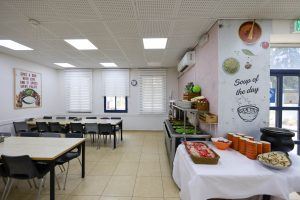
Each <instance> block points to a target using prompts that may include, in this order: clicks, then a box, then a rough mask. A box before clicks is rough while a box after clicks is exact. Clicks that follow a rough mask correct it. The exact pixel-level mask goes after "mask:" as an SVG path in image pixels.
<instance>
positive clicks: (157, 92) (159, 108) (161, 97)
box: [139, 70, 167, 114]
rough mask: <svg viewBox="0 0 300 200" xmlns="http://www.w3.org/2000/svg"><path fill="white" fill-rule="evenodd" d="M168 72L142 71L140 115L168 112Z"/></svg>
mask: <svg viewBox="0 0 300 200" xmlns="http://www.w3.org/2000/svg"><path fill="white" fill-rule="evenodd" d="M166 76H167V75H166V71H165V70H155V71H152V70H151V71H150V70H142V71H140V78H139V79H140V80H139V85H140V113H144V114H147V113H149V114H154V113H158V114H159V113H164V112H166Z"/></svg>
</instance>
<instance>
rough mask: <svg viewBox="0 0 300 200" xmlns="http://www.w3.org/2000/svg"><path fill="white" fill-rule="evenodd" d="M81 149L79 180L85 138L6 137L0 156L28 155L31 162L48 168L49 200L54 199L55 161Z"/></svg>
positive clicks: (83, 171) (0, 144)
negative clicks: (42, 163) (45, 164)
mask: <svg viewBox="0 0 300 200" xmlns="http://www.w3.org/2000/svg"><path fill="white" fill-rule="evenodd" d="M77 147H81V163H82V165H81V178H84V177H85V138H47V137H6V138H5V139H4V142H1V143H0V155H7V156H21V155H28V156H29V157H30V158H31V159H32V160H34V161H37V162H45V163H48V164H49V166H50V200H54V199H55V163H56V160H57V159H58V158H59V157H61V156H63V155H64V154H66V153H68V152H70V151H72V150H73V149H75V148H77Z"/></svg>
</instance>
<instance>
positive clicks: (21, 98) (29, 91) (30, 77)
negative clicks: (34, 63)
mask: <svg viewBox="0 0 300 200" xmlns="http://www.w3.org/2000/svg"><path fill="white" fill-rule="evenodd" d="M14 78H15V105H14V106H15V109H21V108H37V107H41V97H42V77H41V74H39V73H35V72H29V71H24V70H21V69H14Z"/></svg>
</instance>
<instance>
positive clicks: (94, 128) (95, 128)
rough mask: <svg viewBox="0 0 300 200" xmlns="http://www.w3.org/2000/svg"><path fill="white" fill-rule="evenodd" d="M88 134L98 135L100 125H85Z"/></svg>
mask: <svg viewBox="0 0 300 200" xmlns="http://www.w3.org/2000/svg"><path fill="white" fill-rule="evenodd" d="M85 132H86V133H98V132H99V130H98V124H97V123H86V124H85Z"/></svg>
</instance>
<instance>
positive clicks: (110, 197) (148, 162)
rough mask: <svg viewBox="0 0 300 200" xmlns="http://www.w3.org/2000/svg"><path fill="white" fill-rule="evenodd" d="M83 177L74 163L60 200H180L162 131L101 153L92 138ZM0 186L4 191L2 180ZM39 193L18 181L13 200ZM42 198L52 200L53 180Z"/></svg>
mask: <svg viewBox="0 0 300 200" xmlns="http://www.w3.org/2000/svg"><path fill="white" fill-rule="evenodd" d="M56 172H57V173H59V172H60V170H59V169H58V168H57V169H56ZM80 175H81V166H80V164H79V162H78V160H74V161H72V162H71V164H70V172H69V177H68V181H67V188H66V190H65V191H64V190H58V189H57V190H56V194H57V195H56V196H57V198H56V199H57V200H179V190H178V188H177V186H176V185H175V184H174V182H173V180H172V178H171V171H170V166H169V163H168V158H167V154H166V150H165V146H164V135H163V133H162V132H146V131H125V132H124V140H123V142H120V143H119V144H118V147H117V148H116V149H115V150H113V149H112V148H111V146H110V143H108V144H106V145H105V146H104V145H103V144H102V145H101V147H100V149H99V150H97V149H96V147H93V146H91V143H90V140H89V139H88V141H87V146H86V177H85V178H84V179H81V176H80ZM58 179H59V182H60V185H61V187H62V185H63V176H62V175H61V174H58ZM0 187H1V188H0V189H1V191H2V190H3V187H4V186H3V183H2V181H0ZM35 194H36V190H35V189H30V188H29V186H28V184H27V183H26V182H25V181H18V182H16V183H15V185H14V188H13V190H12V191H11V193H10V195H9V200H31V199H35ZM41 199H42V200H47V199H49V177H47V180H46V184H45V188H44V189H43V191H42V198H41ZM290 199H292V200H300V196H299V195H298V194H297V193H292V194H291V195H290Z"/></svg>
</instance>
